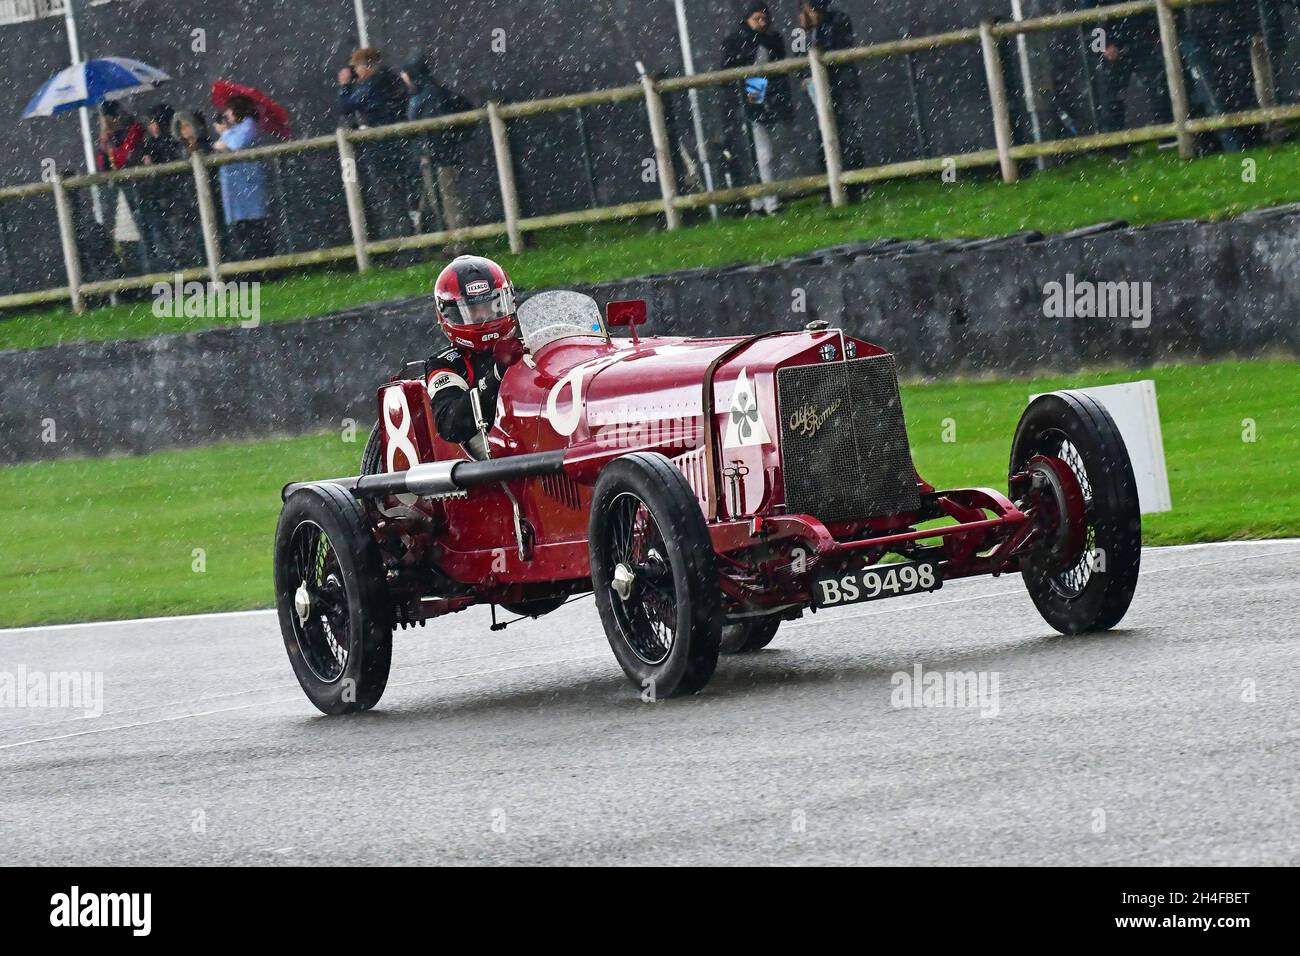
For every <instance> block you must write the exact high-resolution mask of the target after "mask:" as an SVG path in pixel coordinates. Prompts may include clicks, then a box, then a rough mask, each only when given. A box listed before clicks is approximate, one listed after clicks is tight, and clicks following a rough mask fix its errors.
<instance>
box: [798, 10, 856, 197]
mask: <svg viewBox="0 0 1300 956" xmlns="http://www.w3.org/2000/svg"><path fill="white" fill-rule="evenodd" d="M799 25H800V26H801V27H803V28H804V30H805V31H807V34H808V45H809V46H810V47H812V48H815V49H817V50H820V51H821V52H822V53H833V52H834V51H836V50H847V49H849V48H851V47H855V46H857V45H858V40H857V37H856V36H855V35H854V33H853V21H852V20H850V19H849V15H848V14H847V13H844V12H843V11H841V10H836V9H834V8H833V7H832V6H831V0H803V5H802V7H801V8H800V10H799ZM828 72H829V73H830V78H831V100H832V102H833V103H834V105H835V125H836V126H837V127H838V128H839V134H840V159H841V160H842V162H843V165H844V168H845V169H846V170H847V169H862V168H864V167H865V166H866V165H867V155H866V150H865V148H864V147H863V136H862V78H861V76H860V75H859V73H858V67H857V64H856V63H842V64H840V65H839V66H834V67H831V68H830V69H829V71H828ZM865 193H866V187H865V186H864V185H861V184H859V185H857V186H850V187H849V194H850V196H852V197H854V198H860V197H861V196H862V195H865Z"/></svg>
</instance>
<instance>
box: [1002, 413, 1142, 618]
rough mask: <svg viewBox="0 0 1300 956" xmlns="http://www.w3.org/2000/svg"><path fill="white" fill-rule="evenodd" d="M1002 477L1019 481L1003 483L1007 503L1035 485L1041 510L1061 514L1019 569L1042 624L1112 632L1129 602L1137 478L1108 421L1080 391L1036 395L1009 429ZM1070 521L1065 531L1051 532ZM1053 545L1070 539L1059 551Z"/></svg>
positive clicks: (1137, 548)
mask: <svg viewBox="0 0 1300 956" xmlns="http://www.w3.org/2000/svg"><path fill="white" fill-rule="evenodd" d="M1036 456H1038V460H1037V461H1035V458H1036ZM1058 469H1059V471H1058ZM1057 474H1059V476H1060V477H1059V478H1058V477H1056V475H1057ZM1011 475H1012V476H1013V477H1014V476H1017V475H1019V476H1027V477H1022V478H1021V479H1019V480H1018V481H1013V482H1012V488H1011V494H1012V497H1013V498H1022V499H1023V498H1026V497H1027V496H1033V495H1034V494H1035V493H1036V492H1035V487H1036V488H1037V489H1038V492H1037V493H1038V494H1039V496H1040V500H1042V501H1044V502H1045V503H1046V507H1047V509H1048V510H1049V511H1057V510H1060V511H1061V513H1060V514H1058V515H1056V516H1055V517H1053V518H1052V519H1051V522H1050V523H1051V525H1052V527H1050V528H1048V527H1044V529H1043V532H1042V536H1043V538H1044V539H1045V542H1050V543H1045V544H1044V545H1043V549H1042V550H1040V551H1039V552H1038V553H1031V554H1029V555H1027V556H1026V557H1025V558H1024V559H1023V560H1022V565H1021V567H1022V572H1023V577H1024V581H1025V587H1026V588H1027V589H1028V590H1029V596H1030V597H1031V598H1032V599H1033V601H1034V605H1035V606H1036V607H1037V608H1038V611H1039V613H1040V614H1042V616H1043V619H1044V620H1045V621H1047V623H1048V624H1050V625H1051V626H1052V627H1054V628H1055V629H1056V630H1058V631H1060V632H1061V633H1062V634H1081V633H1085V632H1088V631H1104V630H1107V629H1108V628H1111V627H1114V626H1115V625H1116V624H1118V623H1119V622H1120V620H1121V619H1122V618H1123V617H1124V614H1125V612H1126V611H1127V610H1128V607H1129V604H1130V603H1131V601H1132V600H1133V592H1134V590H1135V589H1136V588H1137V579H1138V567H1139V564H1140V562H1141V558H1142V515H1141V511H1140V509H1139V507H1138V495H1137V482H1136V481H1135V479H1134V477H1133V466H1132V464H1131V463H1130V461H1129V456H1128V449H1127V448H1126V447H1125V445H1124V439H1123V438H1122V437H1121V436H1120V433H1119V429H1118V428H1117V427H1116V425H1115V421H1114V419H1112V418H1111V417H1110V414H1109V413H1108V412H1107V411H1106V409H1105V408H1103V407H1102V405H1101V404H1100V403H1099V402H1097V400H1096V399H1094V398H1092V397H1090V396H1088V395H1086V394H1083V393H1081V392H1070V391H1067V392H1053V393H1051V394H1048V395H1040V396H1039V397H1038V398H1036V399H1035V400H1034V401H1033V402H1032V403H1031V404H1030V406H1029V408H1027V409H1026V410H1025V413H1024V415H1022V416H1021V419H1020V424H1019V425H1018V426H1017V428H1016V436H1015V439H1014V440H1013V441H1012V445H1011ZM1035 475H1036V477H1035ZM1058 501H1059V502H1064V503H1065V504H1053V502H1058ZM1080 509H1081V511H1082V515H1079V514H1078V513H1077V512H1078V511H1079V510H1080ZM1071 519H1073V524H1074V529H1073V530H1072V531H1071V532H1070V533H1069V534H1066V535H1062V534H1060V529H1061V527H1062V524H1063V523H1067V522H1070V521H1071ZM1062 540H1066V541H1070V542H1072V544H1071V546H1070V547H1069V548H1068V550H1067V551H1065V552H1061V551H1060V542H1061V541H1062Z"/></svg>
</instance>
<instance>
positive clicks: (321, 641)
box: [289, 521, 352, 684]
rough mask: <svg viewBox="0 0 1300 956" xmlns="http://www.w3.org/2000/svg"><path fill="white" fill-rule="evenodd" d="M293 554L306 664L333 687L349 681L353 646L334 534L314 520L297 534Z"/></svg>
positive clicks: (296, 628)
mask: <svg viewBox="0 0 1300 956" xmlns="http://www.w3.org/2000/svg"><path fill="white" fill-rule="evenodd" d="M289 549H290V553H291V554H292V555H293V572H292V574H293V578H294V579H296V580H297V581H298V582H299V583H298V587H297V588H296V589H295V590H294V598H293V605H294V607H293V610H294V614H293V632H294V637H295V638H296V639H297V641H298V646H299V648H301V650H302V658H303V663H305V664H306V665H307V667H308V668H310V669H311V672H312V673H313V674H315V675H316V677H317V679H319V680H320V681H321V682H323V683H326V684H329V683H333V682H334V681H336V680H338V679H339V678H340V677H342V676H343V672H344V670H345V669H346V668H347V665H348V651H349V649H350V648H351V646H352V635H351V634H350V631H349V623H348V596H347V591H346V589H345V588H344V587H343V573H342V569H341V568H340V567H339V559H338V555H337V554H336V553H335V551H334V546H333V545H332V544H331V543H330V539H329V535H327V534H326V533H325V530H324V529H323V528H321V526H320V525H318V524H316V523H315V522H314V521H304V522H302V523H301V524H299V525H298V526H297V527H296V528H294V529H293V539H292V541H291V543H290V546H289Z"/></svg>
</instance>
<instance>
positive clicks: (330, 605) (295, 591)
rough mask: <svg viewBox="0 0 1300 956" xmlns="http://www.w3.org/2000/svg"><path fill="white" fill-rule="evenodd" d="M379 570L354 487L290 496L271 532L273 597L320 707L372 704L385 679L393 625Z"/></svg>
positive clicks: (288, 643)
mask: <svg viewBox="0 0 1300 956" xmlns="http://www.w3.org/2000/svg"><path fill="white" fill-rule="evenodd" d="M381 575H382V569H381V567H380V561H379V554H378V548H377V547H376V545H375V541H374V538H373V537H372V536H371V534H370V531H369V529H368V528H367V527H366V522H365V512H364V510H363V509H362V506H361V504H360V503H359V502H358V501H357V500H356V499H355V498H354V497H352V495H351V494H349V493H348V492H346V491H344V490H343V489H342V488H340V487H338V486H337V485H329V484H320V485H309V486H307V487H305V488H301V489H299V490H298V491H295V492H294V493H293V494H292V495H290V496H289V500H288V501H286V502H285V503H284V508H283V510H282V511H281V512H280V523H279V526H278V527H277V528H276V532H275V603H276V609H277V611H278V612H279V616H280V632H281V635H282V636H283V638H284V646H285V649H286V650H287V651H288V652H289V663H290V664H291V665H292V666H293V672H294V674H295V675H296V676H297V678H298V683H299V684H301V685H302V689H303V691H304V692H305V693H306V694H307V697H308V699H309V700H311V702H312V703H313V704H315V705H316V707H317V708H319V709H320V710H321V711H322V712H323V713H326V714H343V713H349V712H352V711H360V710H369V709H370V708H371V707H374V706H375V704H377V703H378V702H379V698H380V697H381V696H382V695H383V693H384V688H385V686H387V684H388V669H389V665H390V662H391V660H392V652H393V631H392V623H391V620H390V615H389V613H388V608H387V606H386V605H385V603H384V600H383V581H382V577H381Z"/></svg>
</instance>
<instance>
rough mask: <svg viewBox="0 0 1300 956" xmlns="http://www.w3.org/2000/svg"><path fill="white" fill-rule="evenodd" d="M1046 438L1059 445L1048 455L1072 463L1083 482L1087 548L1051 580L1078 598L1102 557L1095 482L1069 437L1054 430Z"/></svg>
mask: <svg viewBox="0 0 1300 956" xmlns="http://www.w3.org/2000/svg"><path fill="white" fill-rule="evenodd" d="M1042 439H1043V444H1044V445H1045V446H1046V447H1049V448H1050V447H1051V446H1053V445H1055V446H1056V447H1055V450H1053V451H1049V452H1047V453H1046V454H1047V455H1048V456H1049V457H1052V458H1059V459H1061V461H1063V462H1065V463H1066V464H1067V465H1068V466H1069V468H1070V471H1071V472H1072V473H1073V474H1074V478H1075V480H1076V481H1077V482H1078V483H1079V490H1080V491H1081V492H1082V493H1083V505H1084V523H1085V527H1086V531H1085V533H1084V540H1083V551H1082V553H1081V554H1080V555H1079V557H1078V560H1076V561H1075V562H1074V564H1072V565H1071V566H1069V567H1067V568H1065V569H1064V570H1062V571H1059V572H1057V573H1056V574H1054V575H1052V576H1051V577H1050V578H1049V579H1048V581H1049V583H1050V585H1051V587H1052V589H1053V590H1055V591H1056V592H1057V593H1058V594H1060V595H1061V596H1063V597H1065V598H1067V599H1069V598H1077V597H1078V596H1079V595H1080V594H1082V593H1083V592H1084V590H1085V589H1086V588H1087V587H1088V582H1089V581H1090V580H1091V579H1092V572H1093V569H1094V567H1095V566H1096V564H1097V560H1098V555H1097V524H1096V520H1095V516H1094V514H1093V503H1092V483H1091V482H1090V481H1089V480H1088V469H1087V467H1086V466H1085V465H1084V463H1083V456H1082V455H1081V454H1080V453H1079V449H1077V448H1075V447H1074V444H1073V443H1072V442H1071V441H1070V439H1069V438H1067V437H1066V436H1065V435H1064V434H1062V433H1060V432H1056V431H1050V432H1047V433H1045V434H1044V435H1043V436H1042Z"/></svg>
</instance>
